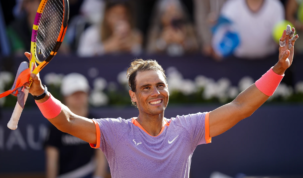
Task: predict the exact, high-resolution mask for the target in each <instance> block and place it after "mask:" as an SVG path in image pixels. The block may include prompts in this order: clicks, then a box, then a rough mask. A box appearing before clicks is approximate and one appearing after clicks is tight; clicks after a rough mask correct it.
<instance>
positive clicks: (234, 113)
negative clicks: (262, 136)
mask: <svg viewBox="0 0 303 178" xmlns="http://www.w3.org/2000/svg"><path fill="white" fill-rule="evenodd" d="M294 32H295V29H294V28H292V29H291V28H290V26H288V27H287V30H286V31H285V30H284V32H283V35H282V37H281V39H280V44H279V45H280V47H279V61H278V62H277V63H276V64H275V65H274V66H273V68H272V69H270V70H269V71H268V72H267V73H265V74H264V75H263V76H262V77H261V78H260V79H259V80H258V81H257V82H256V83H255V84H253V85H252V86H250V87H249V88H248V89H246V90H245V91H243V92H242V93H240V94H239V95H238V96H237V97H236V98H235V99H234V100H233V101H232V102H230V103H228V104H226V105H224V106H222V107H219V108H217V109H215V110H214V111H211V112H210V115H209V127H210V128H209V131H210V137H215V136H217V135H220V134H222V133H223V132H225V131H227V130H228V129H230V128H231V127H233V126H234V125H235V124H237V123H238V122H239V121H241V120H242V119H245V118H246V117H249V116H250V115H252V114H253V113H254V112H255V111H256V110H257V109H258V108H259V107H260V106H261V105H262V104H263V103H264V102H265V101H266V100H267V99H268V98H269V97H270V96H271V95H272V94H273V93H274V91H275V90H276V88H277V87H278V85H279V83H280V81H281V80H282V78H283V76H284V73H285V71H286V70H287V69H288V68H289V67H290V66H291V64H292V62H293V57H294V44H295V41H296V40H297V38H298V37H299V36H298V35H295V36H294Z"/></svg>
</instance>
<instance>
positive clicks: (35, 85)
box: [24, 52, 44, 96]
mask: <svg viewBox="0 0 303 178" xmlns="http://www.w3.org/2000/svg"><path fill="white" fill-rule="evenodd" d="M24 55H25V56H26V57H27V59H28V60H31V57H32V56H31V53H29V52H25V53H24ZM31 78H32V84H31V86H30V89H29V93H30V94H31V95H33V96H39V95H41V94H43V93H44V87H43V85H42V82H41V79H40V76H39V74H37V75H35V74H31ZM29 85H30V84H27V85H26V86H29Z"/></svg>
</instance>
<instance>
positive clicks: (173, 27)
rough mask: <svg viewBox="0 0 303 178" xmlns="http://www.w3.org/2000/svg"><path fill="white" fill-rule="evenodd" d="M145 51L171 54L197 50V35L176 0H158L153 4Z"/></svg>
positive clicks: (175, 54)
mask: <svg viewBox="0 0 303 178" xmlns="http://www.w3.org/2000/svg"><path fill="white" fill-rule="evenodd" d="M152 21H153V22H152V24H151V27H150V32H149V35H148V42H147V52H148V53H162V54H168V55H172V56H177V55H182V54H185V53H192V52H197V51H198V49H199V45H198V41H197V36H196V34H195V31H194V27H193V25H192V23H191V22H190V21H189V19H188V16H187V14H186V13H185V10H184V9H183V7H182V4H181V2H180V1H178V0H160V1H158V4H157V5H156V6H155V10H154V15H153V18H152Z"/></svg>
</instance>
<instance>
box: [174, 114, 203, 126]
mask: <svg viewBox="0 0 303 178" xmlns="http://www.w3.org/2000/svg"><path fill="white" fill-rule="evenodd" d="M207 113H208V112H197V113H190V114H185V115H177V116H176V117H172V118H171V119H169V122H170V124H175V125H183V122H187V121H193V120H198V119H204V118H205V116H206V114H207Z"/></svg>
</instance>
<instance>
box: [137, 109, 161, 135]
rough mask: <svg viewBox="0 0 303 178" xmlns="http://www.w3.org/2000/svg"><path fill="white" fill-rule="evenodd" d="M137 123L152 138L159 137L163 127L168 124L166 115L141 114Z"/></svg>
mask: <svg viewBox="0 0 303 178" xmlns="http://www.w3.org/2000/svg"><path fill="white" fill-rule="evenodd" d="M137 121H138V122H139V124H140V125H141V126H142V127H143V128H144V129H145V131H146V132H148V133H149V134H150V135H152V136H157V135H159V133H160V132H161V130H162V127H163V126H164V125H165V124H166V123H167V121H166V119H165V118H164V114H159V115H143V114H139V116H138V118H137Z"/></svg>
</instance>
